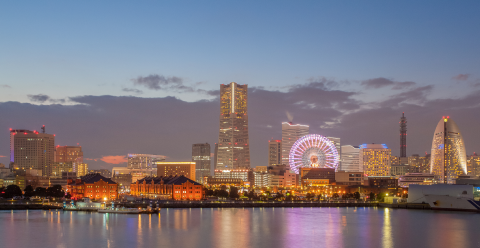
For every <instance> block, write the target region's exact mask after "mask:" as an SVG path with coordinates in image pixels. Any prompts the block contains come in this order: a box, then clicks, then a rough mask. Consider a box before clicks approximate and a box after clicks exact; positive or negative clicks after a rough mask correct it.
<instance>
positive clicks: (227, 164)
mask: <svg viewBox="0 0 480 248" xmlns="http://www.w3.org/2000/svg"><path fill="white" fill-rule="evenodd" d="M247 96H248V85H247V84H244V85H240V84H237V83H234V82H232V83H230V84H228V85H224V84H222V85H220V132H219V135H218V154H217V168H218V169H220V170H231V169H249V168H250V145H249V140H248V112H247V102H248V98H247Z"/></svg>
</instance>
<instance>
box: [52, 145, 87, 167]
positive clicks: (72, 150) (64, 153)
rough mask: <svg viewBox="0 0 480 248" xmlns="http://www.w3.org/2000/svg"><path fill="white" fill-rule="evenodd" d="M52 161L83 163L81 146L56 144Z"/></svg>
mask: <svg viewBox="0 0 480 248" xmlns="http://www.w3.org/2000/svg"><path fill="white" fill-rule="evenodd" d="M54 162H58V163H66V162H72V163H83V151H82V147H81V146H56V147H55V159H54Z"/></svg>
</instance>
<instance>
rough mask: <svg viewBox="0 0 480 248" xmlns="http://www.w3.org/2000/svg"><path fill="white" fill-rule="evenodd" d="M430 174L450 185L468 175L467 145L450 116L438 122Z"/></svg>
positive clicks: (434, 135) (433, 142) (433, 143)
mask: <svg viewBox="0 0 480 248" xmlns="http://www.w3.org/2000/svg"><path fill="white" fill-rule="evenodd" d="M430 172H431V173H432V174H434V175H435V179H436V180H438V181H439V182H440V183H448V184H454V183H455V179H457V177H458V176H459V175H462V174H465V175H466V174H467V155H466V151H465V143H464V141H463V137H462V134H461V133H460V129H459V128H458V126H457V124H456V123H455V122H454V121H453V120H452V119H450V118H449V117H448V116H447V117H443V118H442V119H441V120H440V121H439V122H438V124H437V127H436V128H435V133H434V134H433V141H432V156H431V159H430Z"/></svg>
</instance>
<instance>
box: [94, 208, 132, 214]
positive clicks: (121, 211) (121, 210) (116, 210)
mask: <svg viewBox="0 0 480 248" xmlns="http://www.w3.org/2000/svg"><path fill="white" fill-rule="evenodd" d="M140 211H141V210H140V209H138V208H107V209H99V210H98V212H99V213H110V214H139V213H140Z"/></svg>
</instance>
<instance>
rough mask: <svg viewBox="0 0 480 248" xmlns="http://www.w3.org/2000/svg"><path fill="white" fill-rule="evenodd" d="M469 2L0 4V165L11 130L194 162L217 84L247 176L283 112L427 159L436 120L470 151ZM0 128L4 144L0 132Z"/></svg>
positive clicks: (101, 160)
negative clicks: (237, 97)
mask: <svg viewBox="0 0 480 248" xmlns="http://www.w3.org/2000/svg"><path fill="white" fill-rule="evenodd" d="M479 9H480V2H479V1H461V2H458V1H421V2H419V1H399V2H392V1H355V2H353V1H351V2H339V1H329V2H319V1H261V2H259V1H235V2H233V1H168V2H167V1H165V2H159V1H142V2H132V1H116V2H113V1H112V2H105V1H102V2H98V1H97V2H96V1H76V2H63V1H48V2H43V1H22V2H18V1H16V2H14V1H9V2H6V1H3V2H0V163H4V164H8V157H7V155H8V153H9V136H8V134H9V132H8V130H9V128H14V129H30V130H39V129H40V127H41V126H42V125H46V127H47V133H54V134H56V145H77V143H78V144H79V145H81V146H82V147H83V151H84V157H85V159H87V162H88V163H89V164H90V168H92V169H97V168H111V167H112V166H119V165H120V166H121V165H125V163H124V161H125V156H126V155H127V153H151V154H160V155H165V156H167V160H170V161H173V160H175V161H178V160H191V145H192V144H194V143H204V142H208V143H210V144H211V145H212V152H213V147H214V143H215V142H217V139H218V128H219V108H220V106H219V101H218V90H219V85H220V84H227V83H229V82H237V83H239V84H248V87H249V89H250V91H249V96H248V98H249V105H248V108H249V126H250V130H249V131H250V145H251V149H250V150H251V157H252V158H251V160H252V166H258V165H266V163H267V143H268V140H269V139H280V138H281V122H282V121H287V120H288V119H287V112H288V113H289V114H291V115H292V116H293V122H294V123H301V124H307V125H310V130H311V133H318V134H321V135H325V136H335V137H340V138H341V143H342V145H347V144H351V145H359V144H362V143H385V144H387V145H388V146H389V147H390V148H392V154H393V155H397V156H398V155H399V142H400V141H399V137H398V136H399V126H398V121H399V118H400V116H401V114H402V112H405V115H406V117H407V118H408V132H407V133H408V136H407V145H408V147H407V155H409V156H410V155H411V154H424V153H425V152H428V153H430V149H431V142H432V138H433V132H434V130H435V127H436V125H437V123H438V121H439V120H440V119H441V117H442V116H444V115H445V116H447V115H448V116H450V118H452V119H453V120H454V121H455V122H456V123H457V125H458V126H459V128H460V130H461V131H462V134H463V137H464V139H465V144H466V149H467V154H472V153H473V152H479V151H480V132H479V131H478V130H479V128H480V114H479V113H480V97H479V96H480V48H479V45H478V44H480V25H479V24H480V15H479V14H478V10H479ZM2 130H3V131H2Z"/></svg>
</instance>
